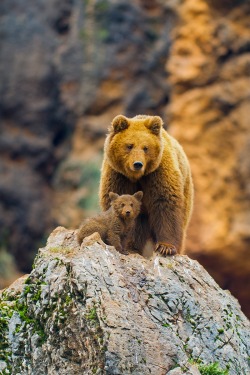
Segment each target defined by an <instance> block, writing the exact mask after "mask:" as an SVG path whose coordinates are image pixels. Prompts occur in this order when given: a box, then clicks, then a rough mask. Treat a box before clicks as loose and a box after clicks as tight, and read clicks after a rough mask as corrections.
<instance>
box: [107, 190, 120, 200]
mask: <svg viewBox="0 0 250 375" xmlns="http://www.w3.org/2000/svg"><path fill="white" fill-rule="evenodd" d="M118 197H119V195H118V194H116V193H113V192H112V191H111V192H110V193H109V198H110V200H111V202H113V201H115V200H116V199H117V198H118Z"/></svg>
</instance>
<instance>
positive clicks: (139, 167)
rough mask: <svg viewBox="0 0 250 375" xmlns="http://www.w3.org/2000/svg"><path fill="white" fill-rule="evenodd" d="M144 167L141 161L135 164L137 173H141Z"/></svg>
mask: <svg viewBox="0 0 250 375" xmlns="http://www.w3.org/2000/svg"><path fill="white" fill-rule="evenodd" d="M142 167H143V163H142V162H141V161H135V162H134V168H135V170H136V171H139V170H140V169H142Z"/></svg>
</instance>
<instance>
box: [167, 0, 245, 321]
mask: <svg viewBox="0 0 250 375" xmlns="http://www.w3.org/2000/svg"><path fill="white" fill-rule="evenodd" d="M220 3H221V5H220V7H221V8H219V9H218V7H217V4H216V2H213V1H204V0H203V1H201V0H200V1H193V0H187V1H185V2H183V5H182V6H181V7H180V9H179V15H180V19H181V24H180V25H179V26H178V27H176V29H175V32H174V35H173V38H174V42H173V45H172V49H171V54H170V58H169V60H168V63H167V67H166V68H167V71H168V73H169V75H170V78H169V79H170V82H171V83H172V95H171V102H170V105H169V106H168V107H167V115H168V118H169V121H170V124H171V127H170V132H171V133H172V134H173V135H174V136H175V137H176V138H177V139H178V140H179V141H180V142H181V144H182V145H183V147H184V149H185V151H186V153H187V155H188V157H189V160H190V163H191V166H192V172H193V177H194V182H195V190H196V198H195V209H194V214H193V219H192V222H191V225H190V230H189V236H188V241H187V244H188V246H187V250H188V254H189V255H190V256H193V257H195V258H196V259H198V260H200V261H201V263H203V264H204V265H205V266H206V268H207V269H208V270H209V271H210V272H211V274H212V275H213V276H214V277H215V278H216V279H217V281H218V282H219V283H220V284H221V286H222V287H224V288H228V289H230V290H231V291H232V293H233V294H234V295H235V296H236V297H237V298H238V299H239V300H240V302H241V304H242V307H243V309H244V310H245V312H246V313H248V315H250V306H249V305H248V301H247V298H248V297H247V290H249V271H250V258H249V248H250V157H249V152H250V122H249V115H250V110H249V109H250V44H249V40H250V28H249V25H250V4H249V3H248V2H245V3H242V2H241V4H239V5H238V6H237V5H236V2H234V3H235V4H234V6H232V2H227V1H223V2H220ZM230 4H231V5H230ZM247 284H248V286H247Z"/></svg>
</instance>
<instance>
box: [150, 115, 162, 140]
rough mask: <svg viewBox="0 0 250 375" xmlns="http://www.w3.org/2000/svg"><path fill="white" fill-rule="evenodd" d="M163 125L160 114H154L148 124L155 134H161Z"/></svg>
mask: <svg viewBox="0 0 250 375" xmlns="http://www.w3.org/2000/svg"><path fill="white" fill-rule="evenodd" d="M162 126H163V121H162V119H161V118H160V117H159V116H152V118H151V119H150V121H149V122H148V125H147V127H148V129H149V130H150V131H151V133H153V134H155V135H159V134H160V131H161V128H162Z"/></svg>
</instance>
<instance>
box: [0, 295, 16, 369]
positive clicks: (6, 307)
mask: <svg viewBox="0 0 250 375" xmlns="http://www.w3.org/2000/svg"><path fill="white" fill-rule="evenodd" d="M14 308H15V302H8V296H7V294H3V297H2V298H1V300H0V360H1V361H4V362H5V363H6V365H7V367H6V369H5V370H4V371H3V374H10V373H11V352H10V348H9V342H8V325H9V320H10V318H11V317H12V315H13V312H14Z"/></svg>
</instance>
